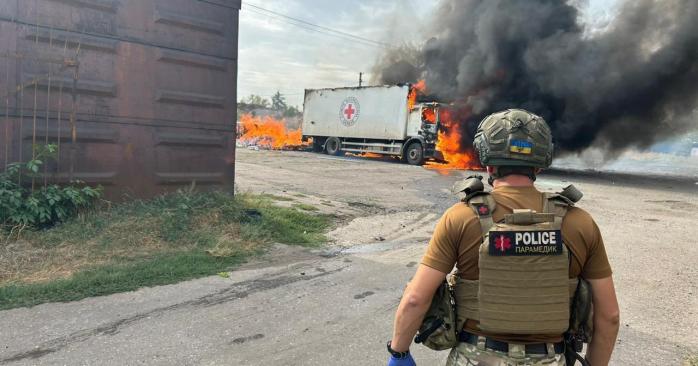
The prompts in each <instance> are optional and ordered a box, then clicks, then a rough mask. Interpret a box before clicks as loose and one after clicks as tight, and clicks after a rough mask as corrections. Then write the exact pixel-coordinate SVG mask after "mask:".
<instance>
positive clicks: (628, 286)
mask: <svg viewBox="0 0 698 366" xmlns="http://www.w3.org/2000/svg"><path fill="white" fill-rule="evenodd" d="M236 167H237V179H238V180H237V185H238V189H239V190H241V191H254V192H261V191H264V192H267V193H274V194H279V195H287V196H289V197H293V198H294V199H296V200H299V201H303V202H307V203H311V204H316V205H317V206H318V207H321V208H322V210H323V211H324V212H328V213H333V214H336V215H337V216H338V217H339V218H340V221H341V222H342V224H341V226H340V227H338V228H337V229H336V230H334V231H333V232H332V233H331V237H332V238H333V240H334V243H333V244H331V245H329V246H327V247H326V248H322V249H317V250H304V249H298V248H292V247H285V246H278V247H277V248H275V249H274V250H273V251H272V253H271V254H270V255H269V256H267V257H266V258H264V259H263V260H262V261H258V262H255V263H250V264H248V265H246V266H245V267H243V268H241V269H240V270H238V271H235V272H233V273H232V274H231V276H230V278H222V277H218V276H214V277H209V278H203V279H199V280H193V281H188V282H184V283H180V284H177V285H171V286H160V287H155V288H145V289H141V290H138V291H135V292H129V293H123V294H116V295H112V296H105V297H99V298H91V299H85V300H83V301H79V302H74V303H65V304H45V305H40V306H36V307H33V308H25V309H15V310H10V311H3V312H0V365H382V364H385V360H386V355H387V354H386V352H385V350H384V342H385V341H386V340H387V339H388V338H389V336H390V332H391V324H392V316H393V313H394V311H395V307H396V306H397V303H398V301H399V298H400V295H401V292H402V289H403V288H404V285H405V283H406V282H407V281H408V280H409V278H410V276H411V275H412V274H413V273H414V270H415V267H416V265H417V262H418V261H419V258H420V256H421V254H422V253H423V251H424V245H425V242H426V240H427V239H428V237H429V235H430V234H431V230H432V229H433V225H434V223H435V221H436V220H437V219H438V216H439V215H440V214H441V212H443V210H444V209H445V208H446V207H448V206H450V205H451V204H453V202H454V199H453V197H451V196H450V194H449V193H448V188H449V187H450V185H451V184H452V183H453V182H454V181H455V180H456V179H458V178H460V177H461V176H462V175H463V174H465V173H464V172H450V173H449V174H443V173H439V172H436V171H432V170H427V169H423V168H420V167H411V166H405V165H401V164H394V163H391V162H385V161H371V160H365V159H337V158H329V157H326V156H322V155H315V154H310V153H296V152H284V153H280V152H254V151H247V150H241V151H239V154H238V163H237V166H236ZM537 183H538V185H539V187H540V188H541V189H543V190H554V189H558V188H560V187H562V186H563V185H566V184H569V183H575V185H577V186H578V187H579V188H580V189H581V190H583V191H584V192H585V194H586V197H585V198H584V200H583V202H582V204H581V206H582V207H584V208H585V209H587V210H589V211H590V212H591V213H592V214H593V215H594V216H595V218H596V219H597V221H598V223H599V225H600V227H601V229H602V232H603V234H604V237H605V239H606V243H607V247H608V252H609V256H610V259H611V261H612V264H613V266H614V270H615V279H616V283H617V288H618V293H619V297H620V302H621V312H622V314H621V316H622V326H621V333H620V337H619V341H618V345H617V351H616V353H615V354H614V359H613V364H614V365H638V364H642V365H680V364H681V363H682V361H683V360H684V359H685V357H686V356H687V355H688V354H698V300H697V299H698V296H696V294H697V292H696V291H697V287H698V283H697V281H698V269H697V266H696V263H697V262H698V246H696V245H695V238H696V237H698V227H697V226H696V225H695V223H696V222H698V194H696V193H698V192H696V191H697V190H698V186H696V185H695V182H691V181H686V180H680V179H679V180H676V179H675V180H671V181H664V182H662V181H656V180H648V179H638V178H635V177H629V176H596V175H595V174H585V175H579V174H574V173H573V174H570V173H565V172H553V173H552V174H548V175H546V176H544V177H542V178H541V179H539V181H538V182H537ZM413 352H414V354H415V358H416V359H417V363H418V364H419V365H437V364H439V363H440V362H443V360H444V359H445V357H446V354H445V353H443V352H441V353H439V352H433V351H430V350H428V349H424V348H422V347H413Z"/></svg>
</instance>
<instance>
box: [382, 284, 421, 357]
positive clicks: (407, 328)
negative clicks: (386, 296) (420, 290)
mask: <svg viewBox="0 0 698 366" xmlns="http://www.w3.org/2000/svg"><path fill="white" fill-rule="evenodd" d="M409 291H410V290H409V288H408V289H407V291H406V292H405V294H404V295H403V297H402V300H401V301H400V305H399V306H398V309H397V313H396V314H395V327H394V329H393V340H392V342H391V347H392V349H394V350H396V351H406V350H407V349H408V348H409V347H410V344H411V343H412V338H414V335H415V334H416V333H417V331H418V330H419V327H420V325H421V324H422V320H423V319H424V314H425V313H426V312H427V310H429V302H428V301H424V300H421V299H419V298H418V297H415V296H412V295H410V293H409Z"/></svg>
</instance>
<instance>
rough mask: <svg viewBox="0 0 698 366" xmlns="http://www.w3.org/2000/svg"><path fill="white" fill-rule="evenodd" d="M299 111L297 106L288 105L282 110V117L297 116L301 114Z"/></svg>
mask: <svg viewBox="0 0 698 366" xmlns="http://www.w3.org/2000/svg"><path fill="white" fill-rule="evenodd" d="M302 114H303V113H301V111H300V110H299V109H298V107H294V106H290V107H288V108H286V110H285V111H284V117H298V116H300V115H302Z"/></svg>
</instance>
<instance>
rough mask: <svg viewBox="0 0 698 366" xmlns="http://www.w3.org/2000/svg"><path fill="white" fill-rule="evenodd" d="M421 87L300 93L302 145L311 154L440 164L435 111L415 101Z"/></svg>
mask: <svg viewBox="0 0 698 366" xmlns="http://www.w3.org/2000/svg"><path fill="white" fill-rule="evenodd" d="M423 88H424V84H423V83H417V84H398V85H384V86H368V87H350V88H332V89H306V90H305V100H304V102H303V124H302V128H301V130H302V131H303V132H302V133H303V135H302V139H303V141H310V140H312V147H313V151H315V152H325V153H327V154H329V155H341V154H343V153H345V152H349V153H358V154H366V153H371V154H381V155H390V156H395V157H400V158H401V159H402V161H404V162H406V163H409V164H412V165H422V164H423V163H424V162H425V161H426V160H443V155H442V154H441V153H440V151H439V149H437V144H438V139H439V135H440V134H439V131H440V123H441V117H440V109H441V108H442V105H441V104H439V103H437V102H434V101H426V102H425V101H422V100H419V101H418V100H417V94H418V93H419V92H420V90H423Z"/></svg>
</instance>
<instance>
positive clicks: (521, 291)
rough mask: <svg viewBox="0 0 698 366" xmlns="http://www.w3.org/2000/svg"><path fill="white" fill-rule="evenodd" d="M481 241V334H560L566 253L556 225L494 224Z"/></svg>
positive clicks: (564, 323) (564, 321)
mask: <svg viewBox="0 0 698 366" xmlns="http://www.w3.org/2000/svg"><path fill="white" fill-rule="evenodd" d="M534 215H535V214H534ZM534 218H535V217H534ZM484 239H485V240H484V241H483V243H482V245H481V246H480V253H479V267H480V269H479V270H480V280H479V290H478V299H479V315H480V319H479V320H480V328H481V329H482V330H483V331H485V332H491V333H503V334H554V333H559V334H562V333H564V332H565V331H566V330H567V328H568V326H569V316H570V314H569V311H570V296H569V295H570V293H569V292H570V289H569V278H568V276H569V263H568V261H569V259H568V255H569V253H568V250H567V247H566V246H565V245H563V243H562V237H561V233H560V229H559V225H557V224H556V223H552V222H538V223H535V224H531V225H517V224H511V223H505V224H495V225H494V226H493V227H492V228H491V229H490V231H489V232H488V234H487V235H485V238H484Z"/></svg>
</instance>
